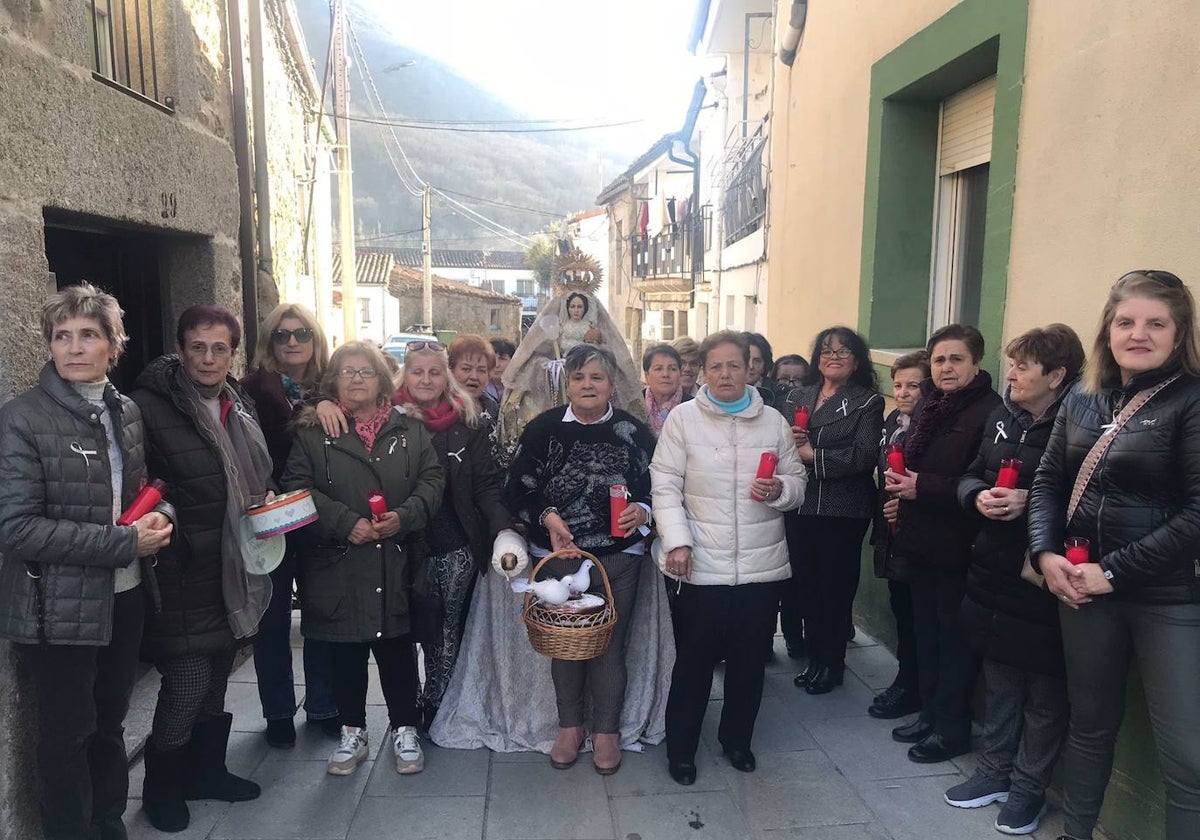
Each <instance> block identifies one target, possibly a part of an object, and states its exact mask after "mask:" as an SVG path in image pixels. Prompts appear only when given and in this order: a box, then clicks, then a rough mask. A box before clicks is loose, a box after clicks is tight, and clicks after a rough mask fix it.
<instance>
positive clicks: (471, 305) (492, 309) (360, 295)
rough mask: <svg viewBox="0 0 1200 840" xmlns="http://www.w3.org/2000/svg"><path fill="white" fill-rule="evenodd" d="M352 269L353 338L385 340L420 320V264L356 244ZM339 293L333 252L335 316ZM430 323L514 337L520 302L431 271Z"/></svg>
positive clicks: (338, 263) (337, 319)
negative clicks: (355, 323)
mask: <svg viewBox="0 0 1200 840" xmlns="http://www.w3.org/2000/svg"><path fill="white" fill-rule="evenodd" d="M467 253H469V252H467ZM419 254H420V252H418V256H419ZM523 256H524V255H522V257H523ZM354 274H355V279H356V281H357V291H356V295H357V302H356V306H357V307H358V332H357V334H356V336H355V337H356V338H358V339H362V340H364V341H373V342H375V343H376V344H383V343H385V342H386V341H387V338H388V336H390V335H393V334H395V333H399V332H407V331H408V330H409V329H411V328H412V326H413V325H414V324H419V323H421V322H422V320H423V319H422V307H423V292H422V272H421V269H419V268H410V267H408V266H405V265H402V264H400V262H399V261H398V260H397V259H396V256H395V252H394V251H390V250H379V249H365V248H360V249H358V250H357V251H356V253H355V258H354ZM341 298H342V265H341V259H340V257H339V256H338V255H337V254H334V258H333V303H334V310H335V314H336V315H340V312H341V309H340V307H341ZM334 323H335V324H339V325H340V323H341V319H340V317H335V318H334ZM433 326H434V329H437V330H455V331H457V332H469V333H479V334H481V335H486V336H489V337H493V336H494V337H502V338H507V339H510V340H516V339H518V338H519V337H520V334H521V331H520V327H521V301H520V299H519V298H517V297H514V296H512V295H506V294H503V293H501V292H494V291H492V290H491V289H486V288H480V287H479V286H473V285H471V284H470V283H468V282H465V281H463V280H453V279H450V278H447V277H443V276H441V275H438V274H435V275H434V276H433Z"/></svg>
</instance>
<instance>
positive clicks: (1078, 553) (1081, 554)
mask: <svg viewBox="0 0 1200 840" xmlns="http://www.w3.org/2000/svg"><path fill="white" fill-rule="evenodd" d="M1090 548H1091V544H1090V543H1089V542H1088V541H1087V540H1086V539H1084V538H1083V537H1071V538H1070V539H1068V540H1067V545H1066V549H1067V561H1068V562H1069V563H1070V564H1071V565H1072V566H1081V565H1083V564H1084V563H1088V562H1091V560H1090V553H1091V551H1090Z"/></svg>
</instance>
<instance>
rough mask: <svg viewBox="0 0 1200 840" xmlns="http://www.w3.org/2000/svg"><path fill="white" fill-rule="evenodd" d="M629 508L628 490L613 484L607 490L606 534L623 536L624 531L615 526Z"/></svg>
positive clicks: (623, 486)
mask: <svg viewBox="0 0 1200 840" xmlns="http://www.w3.org/2000/svg"><path fill="white" fill-rule="evenodd" d="M627 507H629V488H628V487H626V486H625V485H624V484H614V485H612V486H611V487H609V488H608V532H609V534H611V535H612V536H614V537H623V536H625V529H624V528H621V527H620V526H618V525H617V522H618V521H619V520H620V519H621V514H623V513H624V512H625V508H627Z"/></svg>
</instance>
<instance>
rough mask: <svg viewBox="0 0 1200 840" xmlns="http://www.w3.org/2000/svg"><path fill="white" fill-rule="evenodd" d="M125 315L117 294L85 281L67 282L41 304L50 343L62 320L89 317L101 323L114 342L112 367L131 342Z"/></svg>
mask: <svg viewBox="0 0 1200 840" xmlns="http://www.w3.org/2000/svg"><path fill="white" fill-rule="evenodd" d="M124 315H125V311H124V310H123V309H121V305H120V304H119V303H117V299H116V298H115V297H113V296H112V295H110V294H109V293H108V292H102V291H100V290H99V289H97V288H96V287H95V286H93V285H92V284H91V283H88V282H86V281H85V282H83V283H80V284H79V285H77V286H67V287H66V288H64V289H61V290H59V291H58V292H57V293H55V294H53V295H51V296H50V297H48V298H46V302H45V303H44V304H42V337H43V338H44V339H46V345H47V346H49V344H50V342H51V341H52V340H53V338H54V328H55V327H57V326H58V325H59V324H61V323H62V322H63V321H69V320H70V319H71V318H90V319H92V320H93V321H95V322H96V323H97V324H99V325H100V329H101V330H103V331H104V337H105V338H107V339H108V343H109V344H110V345H112V350H111V356H110V358H109V362H108V367H109V369H110V370H111V369H112V368H113V367H115V366H116V364H117V359H119V358H121V354H122V353H124V352H125V345H126V344H128V343H129V336H128V334H126V332H125V322H124V321H123V320H122V318H123V317H124Z"/></svg>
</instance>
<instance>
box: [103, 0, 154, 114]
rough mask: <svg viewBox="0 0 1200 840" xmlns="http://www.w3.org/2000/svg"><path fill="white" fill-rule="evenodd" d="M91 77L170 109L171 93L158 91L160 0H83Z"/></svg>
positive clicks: (152, 103)
mask: <svg viewBox="0 0 1200 840" xmlns="http://www.w3.org/2000/svg"><path fill="white" fill-rule="evenodd" d="M84 2H85V5H86V9H87V22H88V38H89V44H88V48H89V51H90V52H91V59H92V78H94V79H97V80H98V81H101V82H104V83H105V84H108V85H110V86H112V87H115V88H117V89H118V90H121V91H123V92H125V93H128V94H130V95H132V96H134V97H135V98H138V99H141V100H143V101H145V102H147V103H149V104H151V105H153V106H155V107H156V108H159V109H160V110H163V111H166V112H168V113H171V112H173V111H174V107H175V103H174V100H173V99H172V97H170V96H163V95H162V94H161V92H160V91H159V66H158V49H157V37H158V34H159V33H158V24H156V21H155V17H154V10H155V6H156V5H157V3H159V2H161V0H84Z"/></svg>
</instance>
